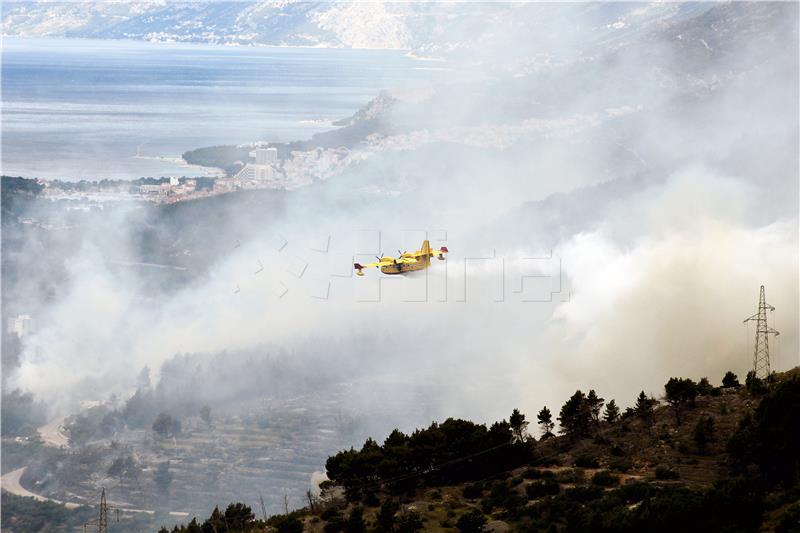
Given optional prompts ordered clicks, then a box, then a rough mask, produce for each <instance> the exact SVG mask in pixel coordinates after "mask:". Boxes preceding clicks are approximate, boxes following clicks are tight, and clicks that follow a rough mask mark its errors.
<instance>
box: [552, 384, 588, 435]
mask: <svg viewBox="0 0 800 533" xmlns="http://www.w3.org/2000/svg"><path fill="white" fill-rule="evenodd" d="M591 419H592V414H591V412H590V411H589V405H588V404H587V402H586V396H585V395H584V394H583V393H582V392H581V391H579V390H578V391H575V394H573V395H572V397H570V399H569V400H567V403H565V404H564V405H563V406H562V407H561V412H560V414H559V417H558V421H559V423H560V424H561V431H562V432H563V433H564V434H566V435H568V436H570V437H580V436H584V435H586V434H587V433H588V432H589V423H590V421H591Z"/></svg>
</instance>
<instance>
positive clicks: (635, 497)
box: [162, 368, 800, 532]
mask: <svg viewBox="0 0 800 533" xmlns="http://www.w3.org/2000/svg"><path fill="white" fill-rule="evenodd" d="M603 407H605V408H604V409H603ZM556 413H557V414H558V416H556ZM556 420H558V422H559V425H560V431H559V435H558V436H556V435H554V434H553V429H554V426H555V423H556ZM537 421H538V422H539V426H540V430H541V431H533V428H532V426H531V425H530V424H529V423H528V420H527V419H526V417H525V415H523V414H522V413H520V412H519V411H517V410H514V412H513V413H512V415H511V417H510V418H509V421H505V420H503V421H500V422H496V423H495V424H493V425H491V426H490V427H487V426H486V425H481V424H474V423H472V422H468V421H464V420H453V419H448V420H447V421H445V422H443V423H441V424H435V423H434V424H432V425H431V426H430V427H429V428H426V429H420V430H416V431H415V432H414V433H412V434H410V435H404V434H403V433H401V432H399V431H394V432H393V433H392V434H391V435H389V437H388V438H387V439H386V440H385V442H384V443H383V444H382V445H380V444H378V443H377V442H375V441H374V440H372V439H369V440H367V442H365V443H364V445H363V447H362V448H361V449H360V450H359V449H350V450H347V451H343V452H340V453H338V454H336V455H335V456H332V457H331V458H330V459H329V460H328V463H327V470H328V475H329V476H330V477H331V481H328V482H325V483H323V485H322V487H323V491H322V496H321V498H313V497H311V496H309V502H310V505H309V506H308V507H307V508H305V509H302V510H299V511H295V512H293V513H290V514H288V515H282V516H274V517H272V518H270V519H269V520H267V521H257V520H255V519H254V517H253V515H252V512H251V510H250V509H249V508H247V507H246V506H243V505H242V504H232V505H230V506H229V507H228V508H227V509H226V510H225V511H224V512H223V511H220V510H215V512H214V514H212V516H211V517H209V518H208V519H207V520H206V521H205V522H204V523H201V522H199V521H197V520H195V521H193V522H192V523H190V524H189V525H188V526H180V527H178V526H176V527H175V528H174V529H172V531H176V532H187V531H188V532H195V531H206V530H208V531H212V530H213V529H214V528H215V527H217V525H221V526H222V527H223V528H224V527H229V528H231V529H230V531H234V530H235V531H319V532H337V531H344V532H356V531H359V532H360V531H397V532H408V531H423V530H424V531H462V532H478V531H548V532H549V531H608V532H612V531H615V532H616V531H676V530H680V531H730V532H734V531H742V532H745V531H777V532H790V531H799V530H800V483H799V482H800V460H799V459H798V456H797V453H796V452H797V450H798V449H799V447H800V369H797V368H796V369H794V370H793V371H791V372H787V373H784V374H781V375H776V376H775V377H774V379H773V380H771V382H769V383H767V382H763V381H761V380H758V379H756V378H754V377H753V376H751V375H748V378H747V380H746V384H744V385H742V384H740V383H739V381H738V378H737V377H736V376H734V375H733V374H732V373H728V374H726V376H725V377H724V379H723V385H722V386H721V387H715V386H712V385H711V384H710V383H709V381H708V380H707V379H701V380H700V381H698V382H694V381H692V380H691V379H684V378H670V380H669V381H668V382H667V383H666V384H665V387H664V397H663V398H662V399H661V400H658V399H655V398H652V397H648V396H646V395H645V394H644V393H642V394H641V395H639V397H638V398H636V400H635V403H634V404H633V405H632V406H631V407H628V408H626V409H625V410H624V411H622V412H620V409H619V408H618V407H617V405H616V402H615V401H612V400H609V401H608V402H606V401H605V400H604V399H603V398H601V397H599V396H598V394H597V393H595V391H593V390H592V391H589V392H588V393H586V394H584V393H583V392H581V391H576V393H575V394H574V395H573V396H572V397H571V398H570V399H569V400H567V402H566V403H565V404H564V405H563V406H562V407H561V409H560V411H553V412H550V410H549V409H547V408H544V409H542V410H541V411H540V412H539V413H538V415H537ZM529 431H530V432H533V433H537V434H539V438H538V439H536V438H534V437H533V436H532V435H530V433H529ZM226 524H227V525H226ZM231 524H235V525H233V526H232V525H231ZM234 528H236V529H234ZM162 531H169V529H166V528H164V529H162Z"/></svg>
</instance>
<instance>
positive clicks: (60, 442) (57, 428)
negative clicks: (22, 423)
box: [38, 416, 69, 448]
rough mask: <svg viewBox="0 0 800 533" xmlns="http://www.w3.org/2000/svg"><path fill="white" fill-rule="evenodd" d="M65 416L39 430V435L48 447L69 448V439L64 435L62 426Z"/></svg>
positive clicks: (55, 419)
mask: <svg viewBox="0 0 800 533" xmlns="http://www.w3.org/2000/svg"><path fill="white" fill-rule="evenodd" d="M65 418H66V417H65V416H60V417H58V418H54V419H53V420H51V421H50V422H48V423H47V424H45V425H43V426H42V427H40V428H39V429H38V431H39V435H40V436H41V437H42V442H44V444H45V445H46V446H53V447H55V448H61V447H62V446H63V447H65V448H68V447H69V439H68V438H67V436H66V435H64V432H63V428H62V425H63V424H64V419H65Z"/></svg>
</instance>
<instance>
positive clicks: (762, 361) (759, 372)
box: [744, 285, 780, 379]
mask: <svg viewBox="0 0 800 533" xmlns="http://www.w3.org/2000/svg"><path fill="white" fill-rule="evenodd" d="M767 310H769V311H774V310H775V308H774V307H772V306H771V305H769V304H768V303H767V301H766V299H765V298H764V286H763V285H762V286H761V294H760V295H759V297H758V313H756V314H754V315H753V316H751V317H750V318H748V319H746V320H745V321H744V322H745V323H747V322H753V321H755V323H756V346H755V350H754V352H753V372H755V375H756V377H757V378H761V379H767V378H768V377H769V375H770V367H769V336H770V335H775V336H776V337H777V336H778V335H780V333H778V331H776V330H774V329H772V328H771V327H769V326H768V325H767Z"/></svg>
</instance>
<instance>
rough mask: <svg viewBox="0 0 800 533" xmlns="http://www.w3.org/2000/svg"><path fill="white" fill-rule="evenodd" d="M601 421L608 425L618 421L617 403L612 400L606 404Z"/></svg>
mask: <svg viewBox="0 0 800 533" xmlns="http://www.w3.org/2000/svg"><path fill="white" fill-rule="evenodd" d="M603 420H605V421H606V422H608V423H609V424H613V423H615V422H616V421H617V420H619V407H617V402H615V401H614V400H611V401H610V402H608V404H606V412H605V413H604V414H603Z"/></svg>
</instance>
